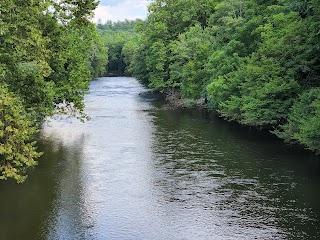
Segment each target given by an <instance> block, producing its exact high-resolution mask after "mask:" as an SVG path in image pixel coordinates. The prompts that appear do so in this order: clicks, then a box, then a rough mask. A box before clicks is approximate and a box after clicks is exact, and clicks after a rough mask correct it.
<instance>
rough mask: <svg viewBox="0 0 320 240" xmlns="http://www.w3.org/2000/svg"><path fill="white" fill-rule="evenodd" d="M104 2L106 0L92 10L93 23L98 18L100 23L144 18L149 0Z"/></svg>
mask: <svg viewBox="0 0 320 240" xmlns="http://www.w3.org/2000/svg"><path fill="white" fill-rule="evenodd" d="M104 2H107V1H101V3H100V5H99V6H98V7H97V9H96V10H95V12H94V13H95V16H94V18H93V22H95V23H96V22H97V21H98V19H101V21H102V23H105V22H106V21H107V20H112V21H123V20H125V19H128V20H134V19H137V18H140V19H145V18H146V17H147V13H148V5H149V4H150V0H120V1H117V2H116V3H113V4H111V3H110V4H109V5H108V4H107V3H104ZM111 2H112V1H111ZM114 2H115V1H114Z"/></svg>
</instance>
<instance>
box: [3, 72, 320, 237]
mask: <svg viewBox="0 0 320 240" xmlns="http://www.w3.org/2000/svg"><path fill="white" fill-rule="evenodd" d="M85 102H86V113H87V114H88V115H89V116H90V117H91V120H90V121H88V122H86V123H81V122H79V121H78V120H76V119H73V118H68V119H65V118H59V117H55V118H53V119H51V121H50V122H49V123H47V124H46V126H45V127H44V129H43V131H42V132H41V137H40V140H39V149H40V150H41V151H44V155H43V156H42V157H41V159H40V161H39V166H37V167H36V169H35V170H34V171H32V172H30V174H29V178H28V179H27V181H26V183H25V184H23V185H17V184H15V183H13V182H10V181H9V182H0V196H1V197H0V223H1V224H0V239H1V240H2V239H4V240H11V239H13V240H15V239H24V240H29V239H30V240H31V239H49V240H51V239H52V240H53V239H61V240H69V239H70V240H71V239H72V240H73V239H90V240H91V239H92V240H96V239H97V240H98V239H99V240H100V239H101V240H163V239H168V240H175V239H179V240H180V239H181V240H182V239H188V240H189V239H190V240H197V239H320V191H319V185H320V167H319V158H318V157H315V156H314V155H313V154H312V153H310V152H308V151H303V150H301V149H296V148H293V147H290V146H287V145H285V144H284V143H282V142H281V141H280V140H277V139H276V138H274V137H273V136H272V135H270V134H268V133H264V132H259V131H256V130H254V129H251V130H250V129H248V128H242V127H240V126H238V125H236V124H231V123H226V122H224V121H223V120H221V119H219V118H217V117H215V116H213V115H212V114H211V113H208V112H206V111H205V110H170V109H167V108H165V107H163V106H161V103H160V102H159V101H158V99H157V98H156V97H155V96H153V95H152V94H150V93H149V92H148V91H147V90H146V89H145V88H144V87H143V86H142V85H140V84H139V83H138V81H137V80H135V79H134V78H126V77H122V78H99V79H96V80H94V81H93V82H92V84H91V89H90V94H89V95H87V96H86V98H85Z"/></svg>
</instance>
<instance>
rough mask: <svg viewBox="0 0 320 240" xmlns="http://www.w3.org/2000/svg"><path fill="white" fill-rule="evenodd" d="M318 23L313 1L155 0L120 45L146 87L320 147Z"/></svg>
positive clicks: (318, 5)
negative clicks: (130, 36)
mask: <svg viewBox="0 0 320 240" xmlns="http://www.w3.org/2000/svg"><path fill="white" fill-rule="evenodd" d="M319 22H320V2H319V1H317V0H278V1H277V0H269V1H262V0H155V1H153V2H152V3H151V5H150V6H149V15H148V18H147V20H146V21H144V22H139V23H138V24H137V25H136V26H135V31H136V32H137V33H138V34H134V35H133V37H132V38H125V39H126V42H125V43H124V44H123V42H121V44H120V45H122V46H123V48H122V57H123V59H125V65H126V72H127V73H129V74H132V75H133V76H135V77H137V78H138V79H139V80H141V81H142V82H143V83H144V84H146V85H147V86H148V87H149V88H150V89H152V90H154V91H160V92H167V91H168V90H170V91H172V90H174V91H175V92H178V93H179V95H180V98H181V99H183V101H184V102H187V103H188V105H192V103H197V101H198V100H199V99H208V100H209V101H208V103H207V107H208V108H209V109H212V110H214V111H216V112H217V113H218V114H219V115H220V116H221V117H223V118H225V119H227V120H229V121H236V122H238V123H240V124H242V125H246V126H252V127H256V128H259V129H267V130H269V131H271V132H272V133H273V134H275V135H277V136H278V137H279V138H282V139H284V141H286V142H288V143H293V144H300V145H302V146H304V147H306V148H307V149H310V150H311V151H314V152H316V153H319V152H320V24H319ZM122 41H123V40H122ZM118 43H120V41H118ZM110 46H111V45H110ZM111 58H112V59H113V57H111Z"/></svg>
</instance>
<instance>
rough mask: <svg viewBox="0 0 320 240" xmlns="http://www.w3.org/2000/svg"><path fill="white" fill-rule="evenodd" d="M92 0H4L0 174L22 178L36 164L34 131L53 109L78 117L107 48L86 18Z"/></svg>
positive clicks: (0, 37)
mask: <svg viewBox="0 0 320 240" xmlns="http://www.w3.org/2000/svg"><path fill="white" fill-rule="evenodd" d="M96 6H97V3H96V2H95V1H94V0H88V1H81V0H76V1H74V0H62V1H58V2H57V1H52V0H41V1H40V0H32V1H31V0H2V1H1V4H0V179H8V178H13V179H15V180H16V181H17V182H18V183H21V182H23V181H24V180H25V178H26V172H27V170H28V169H29V168H30V167H33V166H35V165H36V163H37V162H36V159H37V157H39V156H40V154H39V153H37V152H36V147H35V142H34V141H32V139H33V137H34V134H35V133H36V132H37V129H38V128H39V126H41V123H42V122H43V121H44V118H45V117H46V116H50V115H52V114H53V112H54V110H55V109H58V110H60V111H63V112H68V113H71V114H74V115H78V116H80V117H83V116H84V113H83V108H84V105H83V98H84V94H85V93H86V92H87V90H88V87H89V83H90V80H91V79H92V77H93V76H97V75H99V74H101V73H103V72H104V66H105V65H106V64H107V54H106V53H107V49H106V47H105V46H104V44H103V41H102V39H101V36H100V35H99V34H98V33H97V31H96V29H95V26H94V25H93V24H92V23H91V22H90V21H89V20H88V18H89V17H90V16H91V15H92V11H93V10H94V9H95V8H96Z"/></svg>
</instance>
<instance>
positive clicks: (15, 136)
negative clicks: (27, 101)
mask: <svg viewBox="0 0 320 240" xmlns="http://www.w3.org/2000/svg"><path fill="white" fill-rule="evenodd" d="M37 131H38V130H37V128H36V126H35V125H34V121H33V119H32V116H31V115H30V114H28V113H27V112H26V111H25V110H24V106H23V104H22V102H21V101H20V100H19V99H18V98H17V97H16V96H15V95H14V94H13V93H11V92H9V90H8V88H7V86H6V85H5V84H3V83H1V82H0V180H3V179H8V178H13V179H15V180H16V181H17V182H18V183H22V182H23V181H24V180H25V179H26V177H27V176H26V171H27V170H28V169H29V168H31V167H34V166H35V165H37V162H36V159H37V158H38V157H39V156H40V155H41V153H38V152H37V151H36V147H35V142H34V141H32V138H33V135H34V134H35V133H36V132H37Z"/></svg>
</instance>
